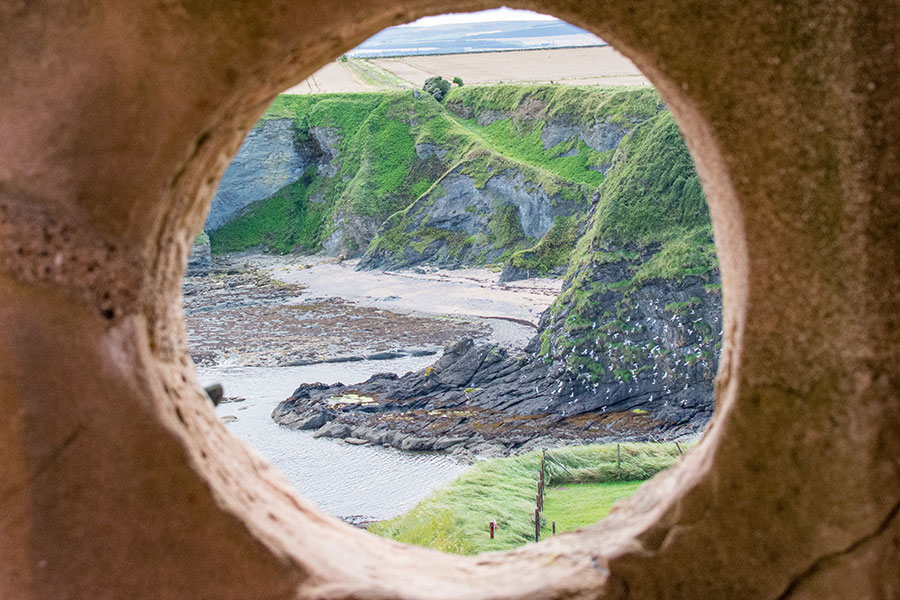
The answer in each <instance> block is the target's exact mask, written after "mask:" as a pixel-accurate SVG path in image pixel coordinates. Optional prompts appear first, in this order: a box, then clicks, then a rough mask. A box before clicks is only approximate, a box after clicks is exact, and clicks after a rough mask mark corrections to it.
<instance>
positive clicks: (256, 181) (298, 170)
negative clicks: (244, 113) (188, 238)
mask: <svg viewBox="0 0 900 600" xmlns="http://www.w3.org/2000/svg"><path fill="white" fill-rule="evenodd" d="M318 154H319V152H318V148H317V147H316V146H314V145H303V144H295V143H294V131H293V120H292V119H269V120H264V121H260V122H259V124H258V125H257V126H256V127H255V128H254V129H253V130H252V131H250V133H249V134H248V135H247V137H246V139H245V140H244V143H243V144H242V145H241V148H240V150H238V153H237V155H236V156H235V157H234V159H233V160H232V161H231V164H230V165H229V166H228V169H227V170H226V171H225V174H224V175H223V176H222V181H221V182H220V183H219V189H218V191H217V192H216V195H215V197H214V198H213V201H212V205H211V207H210V211H209V216H208V217H207V219H206V225H205V226H204V230H207V231H209V230H214V229H218V228H219V227H221V226H222V225H224V224H225V223H227V222H228V221H230V220H231V219H233V218H235V217H236V216H238V215H239V214H240V212H241V211H242V210H243V209H244V208H246V207H247V206H249V205H251V204H253V203H254V202H258V201H260V200H264V199H266V198H269V197H270V196H272V195H273V194H274V193H275V192H277V191H278V190H280V189H281V188H283V187H284V186H286V185H288V184H290V183H294V182H295V181H297V180H298V179H299V178H300V176H301V175H302V174H303V171H304V170H306V168H307V167H308V166H309V165H310V164H312V163H313V162H314V160H315V159H316V157H317V155H318Z"/></svg>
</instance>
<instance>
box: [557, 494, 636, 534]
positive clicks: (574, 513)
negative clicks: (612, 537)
mask: <svg viewBox="0 0 900 600" xmlns="http://www.w3.org/2000/svg"><path fill="white" fill-rule="evenodd" d="M641 483H643V482H642V481H609V482H605V483H579V484H574V485H565V486H562V485H561V486H556V487H551V488H547V491H546V493H545V494H544V522H543V525H542V527H541V536H543V537H546V536H548V535H551V534H552V532H553V527H552V525H553V523H554V522H555V523H556V533H562V532H564V531H571V530H573V529H578V528H579V527H584V526H586V525H590V524H592V523H596V522H597V521H599V520H600V519H602V518H603V517H605V516H606V515H608V514H609V511H610V509H612V507H613V505H614V504H615V503H616V502H618V501H619V500H622V499H624V498H627V497H628V496H630V495H632V494H633V493H634V492H635V490H637V489H638V486H639V485H641Z"/></svg>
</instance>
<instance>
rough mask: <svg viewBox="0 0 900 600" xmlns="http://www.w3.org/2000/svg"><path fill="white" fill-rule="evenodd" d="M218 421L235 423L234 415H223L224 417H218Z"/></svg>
mask: <svg viewBox="0 0 900 600" xmlns="http://www.w3.org/2000/svg"><path fill="white" fill-rule="evenodd" d="M219 420H220V421H222V422H223V423H234V422H235V421H237V417H236V416H234V415H225V416H224V417H219Z"/></svg>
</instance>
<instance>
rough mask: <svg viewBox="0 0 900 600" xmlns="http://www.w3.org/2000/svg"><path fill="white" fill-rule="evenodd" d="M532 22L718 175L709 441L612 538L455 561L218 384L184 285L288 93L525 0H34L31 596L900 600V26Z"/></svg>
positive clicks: (26, 552) (753, 20) (566, 540)
mask: <svg viewBox="0 0 900 600" xmlns="http://www.w3.org/2000/svg"><path fill="white" fill-rule="evenodd" d="M511 4H512V5H513V6H517V7H523V8H535V9H540V10H543V11H545V12H551V13H554V14H557V15H559V16H562V17H565V18H567V19H569V20H571V21H572V22H574V23H576V24H579V25H582V26H585V27H587V28H589V29H591V30H594V31H596V32H601V33H602V34H603V36H604V37H605V38H606V39H608V40H609V41H611V42H612V43H613V44H614V45H615V46H616V47H617V48H619V49H620V50H622V51H623V52H625V54H627V55H628V56H629V57H631V58H632V59H633V60H634V61H635V62H636V63H637V64H638V65H639V66H640V67H641V68H642V69H644V71H645V72H646V73H647V75H648V77H649V78H650V79H651V80H652V81H653V82H654V83H655V84H657V85H658V87H659V88H660V90H661V92H662V95H663V97H664V98H665V100H666V102H667V103H668V104H669V106H671V108H672V111H673V113H674V114H675V115H676V116H677V118H678V121H679V125H680V126H681V128H682V130H683V132H684V134H685V138H686V139H687V141H688V145H689V147H690V149H691V151H692V153H693V155H694V157H695V159H696V161H697V165H698V170H699V171H700V173H701V175H702V177H703V180H704V186H705V189H706V190H707V192H708V196H707V197H708V200H709V205H710V210H711V213H712V217H713V224H714V227H715V234H716V241H717V245H718V255H719V258H720V262H721V274H722V285H723V297H724V299H725V312H724V325H723V330H724V334H723V335H724V339H723V350H722V359H721V362H720V366H719V374H718V376H717V400H716V405H717V406H716V408H717V412H716V415H715V416H714V419H713V423H712V426H711V428H710V429H709V431H708V432H707V434H706V436H705V438H704V440H703V441H702V442H701V443H700V445H699V446H698V447H697V448H696V449H695V450H693V451H692V452H691V453H690V454H689V455H688V456H687V457H686V458H685V459H684V460H683V461H682V462H681V463H679V464H678V465H676V466H675V467H674V468H672V469H670V470H668V471H666V472H664V473H662V474H661V475H660V476H658V477H656V478H655V479H654V480H653V481H651V482H650V483H648V484H646V485H644V486H642V487H641V489H640V490H639V492H638V493H637V495H635V496H634V497H632V498H631V499H630V500H628V501H627V502H624V503H621V504H620V505H619V507H618V509H617V510H616V511H614V512H613V513H612V514H611V515H610V516H609V517H608V518H607V519H605V520H604V521H602V522H601V523H600V524H598V525H596V526H594V527H591V528H587V529H586V530H583V531H580V532H577V533H573V534H568V535H562V536H556V537H555V538H552V539H550V540H547V541H545V542H543V543H541V544H537V545H533V546H529V547H526V548H523V549H521V550H518V551H516V552H514V553H507V554H490V555H486V556H483V557H478V558H470V557H455V556H448V555H440V554H436V553H433V552H429V551H427V550H423V549H418V548H401V547H399V546H398V545H396V544H393V543H390V542H386V541H384V540H380V539H377V538H374V537H372V536H369V535H367V534H365V533H364V532H362V531H357V530H355V529H353V528H351V527H350V526H348V525H344V524H340V523H338V522H337V521H335V520H333V519H329V518H327V517H326V516H325V515H323V514H322V513H321V512H320V511H319V510H318V509H316V508H315V507H314V506H312V505H311V503H309V502H308V501H306V500H304V499H303V498H302V497H301V496H300V495H299V494H297V492H296V491H294V490H292V489H291V488H290V486H288V485H287V484H286V482H285V481H284V479H283V478H282V477H280V476H279V475H278V474H277V473H275V472H274V471H273V470H272V469H271V468H270V467H269V466H268V465H267V464H265V463H264V462H263V461H262V460H261V459H260V458H259V456H258V455H257V454H255V453H253V452H251V451H249V450H248V449H247V448H246V447H245V446H244V444H242V443H240V442H238V441H237V440H235V439H234V438H232V437H231V436H230V434H229V433H228V432H227V430H226V428H225V427H224V426H223V425H222V424H220V423H219V422H218V420H217V419H216V418H215V415H214V414H213V412H212V407H211V405H210V403H209V401H208V399H207V398H205V397H204V394H203V392H202V390H201V389H200V387H199V385H198V384H197V382H196V379H195V375H194V373H193V370H192V368H191V367H190V362H189V359H188V357H187V349H186V345H185V342H184V326H183V323H182V321H181V312H180V308H179V307H180V302H179V301H178V299H179V293H180V292H179V289H180V283H181V281H180V280H181V275H182V274H183V272H184V268H185V264H186V262H187V254H188V251H189V247H190V244H191V241H192V240H193V238H194V236H196V234H197V233H198V232H199V231H200V229H201V227H202V223H203V220H204V217H205V213H206V211H207V208H208V206H209V200H210V198H211V196H212V194H213V188H214V186H215V183H216V181H217V179H218V178H219V177H220V176H221V174H222V172H223V171H224V169H225V167H226V165H227V162H228V159H229V158H230V157H231V156H232V155H233V154H234V153H235V152H236V150H237V148H238V146H239V143H240V140H241V139H242V137H243V136H244V135H245V134H246V133H247V132H248V131H249V130H250V128H251V127H252V126H253V124H254V122H255V121H256V119H257V118H258V117H259V115H260V113H261V112H262V110H263V109H264V107H265V106H266V105H267V104H268V102H269V101H270V100H271V98H272V97H273V95H274V94H276V93H277V92H278V91H280V90H281V89H284V88H285V87H287V86H288V85H289V84H291V83H294V82H298V81H300V80H302V79H303V78H304V77H306V76H307V75H309V74H311V73H312V72H313V71H314V70H315V69H316V68H317V67H319V66H321V65H322V64H324V63H325V62H327V61H328V60H331V59H332V58H334V57H336V56H338V55H339V54H340V53H341V52H343V51H346V50H348V49H350V48H352V47H354V46H355V45H357V44H358V43H359V42H361V41H362V40H363V39H365V38H366V37H367V36H369V35H372V34H374V33H375V32H376V31H378V30H379V29H381V28H383V27H385V26H388V25H393V24H396V23H399V22H401V21H405V20H412V19H415V18H417V17H419V16H424V15H425V14H429V13H438V12H443V11H447V10H453V9H459V10H474V9H480V8H493V7H495V6H496V4H490V3H488V2H482V1H480V0H476V1H473V2H466V3H458V2H440V3H438V2H433V1H431V0H424V1H417V2H411V1H408V0H402V1H401V2H396V1H392V2H387V1H385V0H366V1H365V2H362V1H360V0H348V1H347V2H344V3H340V4H336V3H334V2H320V1H316V0H311V1H309V2H275V1H272V0H260V1H258V2H254V3H252V4H250V3H220V4H216V5H215V6H214V7H213V6H212V5H209V4H203V3H197V2H187V1H183V0H175V1H174V2H169V3H161V4H154V5H150V4H147V3H123V2H113V1H112V0H97V1H96V2H92V3H90V5H88V4H86V3H83V2H74V1H71V0H59V1H57V2H41V1H37V2H28V3H23V2H19V3H15V2H13V3H5V4H4V5H3V7H2V8H0V39H2V40H3V44H2V46H0V57H2V58H0V65H2V66H0V89H2V90H3V91H4V96H3V102H2V103H0V130H2V132H3V135H2V136H0V165H2V166H0V183H2V185H0V296H2V298H3V302H2V303H0V330H2V331H3V335H2V336H0V373H2V374H3V377H2V378H0V410H2V414H3V415H4V418H3V419H0V455H2V456H3V461H2V463H0V464H2V466H0V508H2V511H0V514H2V515H3V517H2V518H0V539H2V540H3V543H2V544H0V581H2V582H3V587H2V594H3V595H4V596H5V597H9V598H16V599H19V598H25V599H39V598H54V599H67V598H73V599H74V598H97V599H103V598H140V597H154V598H157V599H160V600H169V599H180V598H201V597H206V598H222V599H237V598H262V597H265V598H273V599H274V598H322V597H327V598H330V599H333V600H337V599H342V598H348V599H349V598H399V599H407V598H418V599H430V598H435V599H436V598H447V597H454V598H473V599H474V598H480V599H484V598H500V597H502V598H507V599H515V598H565V597H568V598H595V599H601V598H602V599H613V598H626V597H627V598H630V599H633V600H638V599H641V600H643V599H651V598H668V599H677V598H710V599H713V598H811V597H817V598H834V599H843V598H849V597H866V598H891V597H895V596H896V595H897V590H898V587H900V581H898V577H900V576H898V574H897V570H896V569H895V568H894V567H895V565H896V563H897V558H898V555H897V539H898V535H900V501H898V498H900V467H898V456H900V436H898V434H897V432H898V431H900V391H898V390H900V372H898V369H900V367H898V365H900V323H898V315H900V278H898V275H897V273H898V268H897V265H898V264H900V239H898V231H900V205H898V198H900V160H897V156H898V154H900V106H898V104H897V102H896V99H897V98H898V97H900V77H898V65H900V45H898V44H897V43H896V42H895V40H897V39H900V9H898V7H897V5H896V3H892V2H871V1H868V0H822V1H820V2H795V3H775V2H769V1H767V0H749V1H747V2H743V3H740V4H731V5H728V6H715V5H712V4H709V5H704V6H702V7H699V5H698V4H697V3H693V2H687V1H685V0H646V1H643V2H633V1H631V0H609V1H607V2H602V3H599V2H570V1H568V0H547V1H545V2H530V3H522V2H513V3H511ZM61 349H64V351H63V350H61ZM686 557H700V559H698V560H688V559H686ZM486 581H489V582H490V584H491V585H490V586H485V582H486Z"/></svg>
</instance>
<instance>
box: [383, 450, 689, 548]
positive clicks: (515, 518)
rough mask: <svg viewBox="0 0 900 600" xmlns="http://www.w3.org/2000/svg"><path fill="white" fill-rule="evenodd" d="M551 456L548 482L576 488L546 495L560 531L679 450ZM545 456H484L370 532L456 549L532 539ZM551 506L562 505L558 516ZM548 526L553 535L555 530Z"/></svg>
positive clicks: (596, 513) (593, 516) (593, 513)
mask: <svg viewBox="0 0 900 600" xmlns="http://www.w3.org/2000/svg"><path fill="white" fill-rule="evenodd" d="M548 454H549V455H550V456H552V457H553V458H555V459H556V460H557V461H559V463H561V464H562V465H563V466H564V467H565V469H563V468H562V467H560V466H559V465H558V464H556V463H555V462H554V461H552V460H548V461H547V466H546V476H547V487H548V488H553V487H558V486H566V487H570V486H571V487H570V489H569V490H551V491H550V492H549V494H548V495H547V496H546V504H545V507H544V514H545V519H547V521H548V523H549V522H550V521H553V520H555V521H556V522H557V532H559V531H563V530H565V529H566V528H569V529H571V528H574V527H578V526H580V525H584V524H587V523H591V522H593V521H595V520H597V519H599V518H600V517H602V516H603V515H605V514H606V512H608V510H609V507H610V506H611V505H612V503H613V502H615V501H616V500H617V499H619V498H621V497H624V496H626V495H629V494H630V493H631V492H633V491H634V489H635V488H637V486H638V485H639V483H640V482H641V481H643V480H645V479H649V478H650V477H652V476H653V475H655V474H656V473H658V472H659V471H662V470H663V469H665V468H667V467H669V466H670V465H672V464H673V463H674V462H675V461H676V460H677V458H678V455H679V454H678V450H677V449H676V448H675V445H674V444H656V443H642V444H638V443H635V444H622V445H621V462H620V466H619V467H617V466H616V445H615V444H603V445H592V446H574V447H570V448H560V449H556V450H552V451H550V452H548ZM540 460H541V459H540V452H537V451H535V452H529V453H528V454H523V455H521V456H514V457H509V458H499V459H494V460H487V461H483V462H480V463H478V464H476V465H475V466H474V467H472V469H471V470H469V471H467V472H466V473H463V474H462V475H461V476H460V477H458V478H457V479H456V480H455V481H453V482H452V483H450V484H449V485H447V486H445V487H443V488H441V489H439V490H437V491H436V492H434V493H433V494H432V495H431V496H429V497H428V498H426V499H425V500H423V501H422V502H421V503H419V504H418V505H417V506H416V507H415V508H413V509H412V510H411V511H409V512H407V513H405V514H403V515H400V516H399V517H396V518H394V519H391V520H390V521H383V522H381V523H376V524H374V525H373V526H372V527H371V528H370V529H369V531H371V532H372V533H375V534H377V535H381V536H384V537H389V538H391V539H394V540H397V541H400V542H405V543H408V544H415V545H418V546H426V547H429V548H435V549H437V550H442V551H444V552H452V553H455V554H477V553H479V552H486V551H490V550H506V549H509V548H514V547H516V546H521V545H523V544H526V543H528V542H530V541H533V539H534V538H533V536H534V520H533V519H534V504H535V495H536V493H537V481H538V470H539V468H540ZM577 484H603V485H592V486H583V485H577ZM551 503H553V504H551ZM554 506H555V508H554ZM604 507H605V509H604ZM551 509H552V510H553V511H556V512H554V513H553V514H552V515H551V513H550V510H551ZM554 515H559V516H554ZM491 520H495V521H497V525H498V526H499V531H498V533H497V537H496V538H495V539H493V540H492V539H490V538H489V536H488V522H489V521H491ZM546 531H547V534H548V535H549V529H548V530H546Z"/></svg>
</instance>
